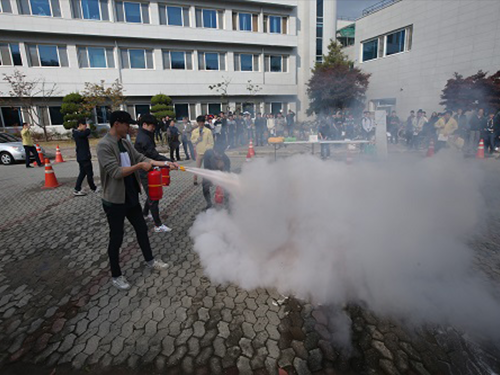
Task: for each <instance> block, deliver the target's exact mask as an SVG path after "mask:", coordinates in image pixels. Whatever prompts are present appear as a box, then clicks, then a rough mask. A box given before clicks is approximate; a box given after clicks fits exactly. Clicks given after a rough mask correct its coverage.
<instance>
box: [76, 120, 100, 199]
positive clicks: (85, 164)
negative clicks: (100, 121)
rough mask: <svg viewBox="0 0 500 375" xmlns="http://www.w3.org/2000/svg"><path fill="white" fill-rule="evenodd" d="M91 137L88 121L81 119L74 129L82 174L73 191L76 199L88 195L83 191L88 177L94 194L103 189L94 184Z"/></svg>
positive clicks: (77, 159) (77, 155)
mask: <svg viewBox="0 0 500 375" xmlns="http://www.w3.org/2000/svg"><path fill="white" fill-rule="evenodd" d="M89 136H90V129H88V128H87V122H86V120H85V119H84V118H79V119H78V124H77V128H76V129H73V138H74V140H75V143H76V161H77V162H78V165H79V166H80V174H79V175H78V178H77V179H76V185H75V190H74V191H73V195H74V196H76V197H81V196H84V195H87V193H84V192H83V191H82V182H83V179H84V178H85V176H87V182H88V184H89V187H90V190H92V191H93V192H94V193H98V192H100V191H101V189H100V188H98V187H97V186H95V183H94V171H93V169H92V155H91V154H90V146H89Z"/></svg>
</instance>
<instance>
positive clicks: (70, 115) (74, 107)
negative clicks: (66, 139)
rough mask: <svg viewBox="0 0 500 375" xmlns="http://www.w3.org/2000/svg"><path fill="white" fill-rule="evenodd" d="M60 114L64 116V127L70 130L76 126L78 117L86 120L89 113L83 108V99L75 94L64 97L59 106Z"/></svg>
mask: <svg viewBox="0 0 500 375" xmlns="http://www.w3.org/2000/svg"><path fill="white" fill-rule="evenodd" d="M61 113H62V114H63V115H64V124H63V125H64V127H65V128H66V129H72V128H75V127H76V126H77V120H78V119H79V118H80V117H85V118H86V119H88V118H89V117H90V115H91V113H90V112H89V111H88V110H87V109H86V108H85V106H84V98H83V96H82V95H80V94H79V93H77V92H73V93H71V94H68V95H66V96H65V97H64V98H63V102H62V105H61Z"/></svg>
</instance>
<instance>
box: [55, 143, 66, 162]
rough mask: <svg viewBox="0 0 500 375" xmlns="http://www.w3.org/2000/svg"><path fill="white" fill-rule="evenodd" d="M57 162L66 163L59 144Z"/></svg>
mask: <svg viewBox="0 0 500 375" xmlns="http://www.w3.org/2000/svg"><path fill="white" fill-rule="evenodd" d="M56 163H64V159H63V157H62V154H61V149H60V148H59V145H57V146H56Z"/></svg>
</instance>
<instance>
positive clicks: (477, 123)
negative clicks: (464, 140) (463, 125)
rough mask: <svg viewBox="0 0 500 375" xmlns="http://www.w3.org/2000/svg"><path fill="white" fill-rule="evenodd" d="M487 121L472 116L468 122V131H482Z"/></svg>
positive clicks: (484, 118)
mask: <svg viewBox="0 0 500 375" xmlns="http://www.w3.org/2000/svg"><path fill="white" fill-rule="evenodd" d="M487 121H488V119H487V118H486V117H485V116H483V117H479V116H478V115H474V116H472V118H471V119H470V122H469V126H470V130H471V131H484V129H485V128H486V122H487Z"/></svg>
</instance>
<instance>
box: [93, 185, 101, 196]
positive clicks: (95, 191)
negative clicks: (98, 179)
mask: <svg viewBox="0 0 500 375" xmlns="http://www.w3.org/2000/svg"><path fill="white" fill-rule="evenodd" d="M101 190H102V189H101V187H100V186H98V187H97V188H96V189H95V190H94V193H96V194H97V193H100V192H101Z"/></svg>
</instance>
